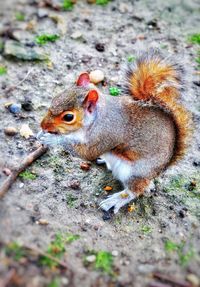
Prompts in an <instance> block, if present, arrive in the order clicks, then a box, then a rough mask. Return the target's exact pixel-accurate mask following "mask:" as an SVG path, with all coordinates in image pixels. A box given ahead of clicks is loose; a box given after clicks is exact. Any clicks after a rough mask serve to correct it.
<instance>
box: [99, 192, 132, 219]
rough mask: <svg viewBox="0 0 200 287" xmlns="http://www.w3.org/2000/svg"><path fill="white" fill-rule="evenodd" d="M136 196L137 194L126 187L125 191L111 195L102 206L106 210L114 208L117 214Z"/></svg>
mask: <svg viewBox="0 0 200 287" xmlns="http://www.w3.org/2000/svg"><path fill="white" fill-rule="evenodd" d="M135 197H136V195H134V193H133V192H132V191H130V190H129V189H124V190H123V191H120V192H117V193H114V194H112V195H109V196H108V197H107V198H106V199H105V200H103V201H102V202H101V203H100V208H101V209H103V210H105V211H108V210H109V209H111V208H114V214H116V213H117V212H118V211H119V209H120V208H121V207H123V206H124V205H126V204H128V203H129V202H130V201H131V200H133V199H134V198H135Z"/></svg>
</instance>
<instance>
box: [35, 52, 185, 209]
mask: <svg viewBox="0 0 200 287" xmlns="http://www.w3.org/2000/svg"><path fill="white" fill-rule="evenodd" d="M124 78H125V81H124V86H123V87H122V88H123V93H122V95H121V96H117V97H112V96H110V95H104V94H102V93H101V92H100V91H99V89H98V88H97V87H96V86H94V85H93V84H91V83H90V77H89V74H88V73H87V72H84V73H82V74H80V76H79V77H78V79H77V81H76V83H75V84H74V85H73V86H72V87H71V88H69V89H66V90H65V91H64V92H62V93H60V94H59V95H57V96H56V97H55V98H54V99H53V100H52V103H51V106H50V108H49V110H48V112H47V114H46V115H45V117H44V118H43V120H42V122H41V128H42V131H41V132H40V133H39V135H38V138H39V140H40V142H41V143H43V144H46V145H50V146H51V145H62V146H64V147H65V149H66V150H73V151H74V152H75V153H76V154H77V155H78V156H80V157H81V158H83V159H86V160H95V159H98V158H99V159H98V162H99V163H102V162H104V163H106V166H107V168H108V169H109V170H111V171H112V173H113V176H114V177H115V178H117V179H118V180H120V181H121V182H122V184H123V186H124V190H122V191H120V192H117V193H114V194H113V195H110V196H109V197H108V198H106V199H105V200H103V201H102V202H101V203H100V207H101V209H103V210H104V211H109V210H110V209H112V210H114V213H117V212H118V211H119V209H120V208H121V207H122V206H124V205H127V204H129V203H130V202H131V201H132V200H133V199H135V198H137V197H138V196H139V195H141V194H143V193H144V191H145V190H146V189H147V188H148V186H149V184H150V182H151V180H152V179H154V178H155V177H156V176H158V175H159V174H160V173H161V172H162V171H164V170H166V168H167V167H169V166H171V165H172V164H175V163H176V162H177V161H178V160H179V159H181V158H182V157H183V155H184V153H185V150H186V147H187V144H188V140H187V139H188V135H189V133H190V132H189V131H190V113H189V112H188V111H187V110H186V109H185V108H184V107H183V106H182V105H181V104H180V103H179V96H180V95H181V94H182V93H183V90H184V69H183V67H182V65H180V64H177V63H175V62H173V61H172V60H171V59H170V57H167V58H166V57H164V56H163V55H162V54H161V53H160V51H157V50H154V49H152V50H148V51H147V52H144V53H142V54H141V55H140V56H139V57H138V58H137V59H136V60H135V61H134V62H133V63H129V64H128V67H127V69H126V72H125V77H124Z"/></svg>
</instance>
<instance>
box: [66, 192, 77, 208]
mask: <svg viewBox="0 0 200 287" xmlns="http://www.w3.org/2000/svg"><path fill="white" fill-rule="evenodd" d="M76 200H77V198H76V197H74V196H73V194H71V193H69V194H67V195H66V202H67V206H69V207H71V208H72V207H74V204H75V202H76Z"/></svg>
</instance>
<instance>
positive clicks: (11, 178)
mask: <svg viewBox="0 0 200 287" xmlns="http://www.w3.org/2000/svg"><path fill="white" fill-rule="evenodd" d="M47 150H48V148H47V147H46V146H40V147H39V148H38V149H36V150H35V151H33V152H32V153H30V154H29V155H28V156H27V157H26V158H25V159H24V160H23V161H22V163H21V164H20V165H19V167H18V168H15V169H14V170H12V172H11V174H10V175H9V176H8V177H7V179H6V180H5V181H4V183H3V184H2V186H1V187H0V199H1V198H2V197H3V196H4V195H5V194H6V192H7V191H8V190H9V188H10V187H11V186H12V184H13V183H14V182H15V180H16V178H17V177H18V175H19V174H20V173H21V172H22V171H23V170H25V169H26V168H27V167H28V166H29V165H31V164H32V163H33V162H34V161H35V160H36V159H37V158H39V157H40V156H41V155H43V154H44V153H45V152H46V151H47Z"/></svg>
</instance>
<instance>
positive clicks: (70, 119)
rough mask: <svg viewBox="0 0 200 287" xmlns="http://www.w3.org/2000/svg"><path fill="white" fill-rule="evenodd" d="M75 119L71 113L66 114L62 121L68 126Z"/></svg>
mask: <svg viewBox="0 0 200 287" xmlns="http://www.w3.org/2000/svg"><path fill="white" fill-rule="evenodd" d="M75 119H76V117H75V114H74V113H73V112H71V111H69V112H66V113H65V114H64V115H63V117H62V120H63V121H65V122H66V123H68V124H72V123H73V122H74V121H75Z"/></svg>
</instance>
